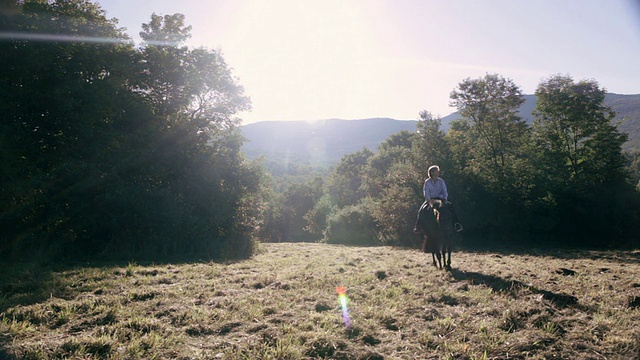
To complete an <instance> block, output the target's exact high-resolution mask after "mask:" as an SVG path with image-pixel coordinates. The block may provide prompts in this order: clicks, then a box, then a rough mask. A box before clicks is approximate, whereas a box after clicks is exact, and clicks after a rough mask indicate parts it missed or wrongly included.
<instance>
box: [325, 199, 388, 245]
mask: <svg viewBox="0 0 640 360" xmlns="http://www.w3.org/2000/svg"><path fill="white" fill-rule="evenodd" d="M372 207H373V200H371V199H363V200H362V201H361V202H359V203H358V204H356V205H349V206H345V207H344V208H342V209H339V210H337V211H336V212H334V213H332V214H331V215H329V218H328V219H327V229H326V231H325V235H324V239H323V240H324V242H326V243H329V244H345V245H379V244H380V240H379V237H378V226H377V223H376V220H375V218H374V216H373V214H372Z"/></svg>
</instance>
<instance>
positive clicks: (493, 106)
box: [450, 74, 527, 195]
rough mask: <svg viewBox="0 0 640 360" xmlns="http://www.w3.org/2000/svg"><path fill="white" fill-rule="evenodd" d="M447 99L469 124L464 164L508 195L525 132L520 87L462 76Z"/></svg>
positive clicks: (490, 76) (489, 77)
mask: <svg viewBox="0 0 640 360" xmlns="http://www.w3.org/2000/svg"><path fill="white" fill-rule="evenodd" d="M450 98H451V105H453V106H455V107H456V108H457V109H458V111H459V112H460V115H462V118H463V121H467V122H469V124H470V125H471V126H470V127H469V131H468V133H467V134H466V138H467V139H468V141H469V142H470V143H471V144H472V146H471V147H468V149H469V150H470V151H472V154H470V155H471V156H470V157H469V159H468V163H467V164H465V166H466V167H468V168H469V169H470V170H471V172H472V173H474V174H476V175H477V176H479V177H480V178H482V179H483V180H484V181H486V182H487V184H488V185H489V186H490V187H492V188H494V189H496V190H498V191H499V192H500V193H502V195H509V192H510V191H511V190H510V189H509V188H510V185H511V184H513V182H512V181H511V180H512V179H513V177H514V167H515V164H516V162H517V161H516V160H517V159H518V157H519V156H520V155H521V151H520V150H521V147H522V145H523V144H524V143H526V135H527V125H526V123H525V122H524V121H523V120H522V119H521V118H520V117H519V115H518V109H519V108H520V105H522V103H523V102H524V98H523V95H522V90H521V89H520V88H519V87H518V86H517V85H516V84H515V83H514V82H513V81H512V80H511V79H506V78H503V77H502V76H499V75H493V74H487V75H485V76H484V77H483V78H479V79H469V78H467V79H465V80H464V81H462V82H461V83H460V84H459V85H458V88H457V89H456V90H454V91H452V92H451V95H450Z"/></svg>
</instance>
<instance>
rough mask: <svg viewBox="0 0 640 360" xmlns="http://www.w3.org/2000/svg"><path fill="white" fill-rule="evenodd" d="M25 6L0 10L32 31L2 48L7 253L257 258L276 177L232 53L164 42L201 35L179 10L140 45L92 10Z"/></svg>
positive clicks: (0, 221) (3, 20)
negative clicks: (249, 131)
mask: <svg viewBox="0 0 640 360" xmlns="http://www.w3.org/2000/svg"><path fill="white" fill-rule="evenodd" d="M16 3H17V4H19V5H20V12H18V13H12V14H5V13H3V14H1V15H0V27H1V30H3V31H6V32H7V33H13V34H15V33H18V34H20V36H16V37H15V38H14V39H11V40H9V41H3V42H1V43H0V51H2V53H3V57H2V65H3V66H0V85H1V86H0V119H1V120H2V121H0V130H1V131H0V140H2V141H1V142H0V147H1V150H2V151H1V152H0V153H2V160H6V161H3V162H2V163H1V164H0V175H1V176H0V201H1V202H2V203H3V204H6V205H5V206H3V207H2V209H1V211H0V226H1V227H2V228H3V232H2V233H0V239H1V240H2V241H1V242H0V243H1V244H2V245H3V247H2V248H0V252H2V253H4V254H9V253H14V254H18V255H27V254H29V255H32V254H33V253H34V250H36V249H38V250H40V251H42V253H47V254H51V255H55V256H58V255H65V256H67V257H73V256H82V257H91V256H96V255H105V256H118V255H119V256H124V257H127V258H129V259H131V258H133V257H141V256H142V257H148V258H154V257H156V256H162V255H169V254H171V255H179V254H186V253H191V254H200V255H202V256H209V257H218V258H220V257H225V256H228V257H244V256H247V255H249V254H251V251H252V242H251V239H250V236H249V235H250V234H248V233H247V232H246V231H245V230H246V229H252V228H253V229H255V228H257V224H259V220H258V219H257V218H256V217H257V216H261V215H260V214H261V213H262V210H255V208H254V205H256V203H257V202H261V201H264V199H263V198H262V197H261V196H259V195H258V194H259V193H260V190H261V189H262V184H261V182H262V181H263V180H262V176H261V174H260V170H259V169H257V168H256V167H255V166H254V165H252V164H247V163H246V162H245V161H244V159H243V157H242V154H241V152H240V148H241V145H242V141H243V140H242V137H241V136H240V133H239V129H238V126H237V125H238V123H239V121H238V119H237V118H235V114H236V112H237V111H239V110H241V109H247V108H248V106H249V99H248V98H247V97H246V96H244V94H243V91H242V88H241V87H240V86H239V85H237V84H236V82H235V80H234V79H233V77H232V76H231V74H230V69H229V68H228V67H227V65H226V63H225V62H224V59H222V57H221V55H220V54H219V53H218V52H215V51H209V50H206V49H196V50H189V49H188V48H186V47H179V46H178V47H175V46H171V45H172V44H168V43H166V42H156V41H157V40H163V41H173V42H175V41H178V42H179V41H181V40H184V39H186V38H187V37H188V34H189V29H190V27H188V26H185V25H184V23H183V20H184V17H183V16H181V15H179V14H176V15H170V16H168V17H163V18H160V20H159V19H158V18H157V17H152V21H151V23H150V24H148V26H145V27H144V29H145V31H147V34H146V35H145V36H143V38H144V39H145V41H148V43H147V44H146V45H147V46H145V47H143V48H141V49H135V48H134V46H133V44H132V43H131V42H130V41H129V40H128V39H129V38H128V37H127V36H126V34H124V33H123V32H122V30H121V29H118V28H117V27H116V22H115V20H107V19H106V18H105V17H104V11H103V10H102V9H100V7H99V5H97V4H94V3H92V2H90V1H85V0H64V1H62V0H60V1H40V0H27V1H21V2H16ZM34 34H35V35H37V36H35V35H34ZM47 34H50V36H49V35H47ZM257 205H258V206H257V207H258V208H264V206H262V205H260V204H257Z"/></svg>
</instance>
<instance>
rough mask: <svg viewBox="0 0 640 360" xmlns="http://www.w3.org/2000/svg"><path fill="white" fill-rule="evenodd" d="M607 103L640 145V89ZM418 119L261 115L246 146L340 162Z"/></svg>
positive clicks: (526, 109)
mask: <svg viewBox="0 0 640 360" xmlns="http://www.w3.org/2000/svg"><path fill="white" fill-rule="evenodd" d="M605 104H607V105H608V106H610V107H611V108H612V109H613V110H614V111H616V113H617V117H616V118H615V120H614V123H619V125H618V126H619V129H620V130H621V131H622V132H625V133H627V134H629V141H628V142H627V143H626V144H625V145H624V149H625V150H635V151H640V94H637V95H619V94H607V96H606V98H605ZM535 106H536V97H535V95H525V103H524V104H523V105H522V107H521V108H520V115H521V116H522V117H523V118H524V119H525V120H526V121H527V123H529V124H530V123H531V122H532V121H533V116H532V115H531V111H532V110H533V109H534V108H535ZM459 117H460V115H459V114H458V113H457V112H455V113H453V114H451V115H448V116H445V117H444V118H442V128H443V130H445V131H446V130H448V129H449V127H450V124H451V122H452V121H453V120H455V119H457V118H459ZM416 123H417V121H416V120H394V119H387V118H374V119H361V120H338V119H329V120H321V121H316V122H307V121H262V122H257V123H254V124H249V125H245V126H243V128H242V133H243V135H244V136H245V137H246V138H247V139H248V140H249V141H248V142H247V143H246V144H245V145H244V147H243V150H244V151H245V153H246V154H247V156H248V157H249V158H251V159H254V158H257V157H258V156H260V155H264V156H265V157H266V158H268V159H270V160H272V161H279V162H284V163H292V162H308V163H313V164H323V165H332V164H336V163H337V162H338V161H339V160H340V159H341V158H342V157H343V156H344V155H346V154H350V153H353V152H356V151H359V150H362V148H363V147H367V148H369V149H370V150H372V151H375V150H376V149H377V148H378V145H380V143H382V142H383V141H384V140H385V139H387V138H388V137H389V135H391V134H395V133H397V132H400V131H402V130H408V131H415V129H416Z"/></svg>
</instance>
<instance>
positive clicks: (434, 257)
mask: <svg viewBox="0 0 640 360" xmlns="http://www.w3.org/2000/svg"><path fill="white" fill-rule="evenodd" d="M431 259H432V260H433V266H435V267H436V268H437V267H438V263H437V262H436V253H434V252H432V253H431Z"/></svg>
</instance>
